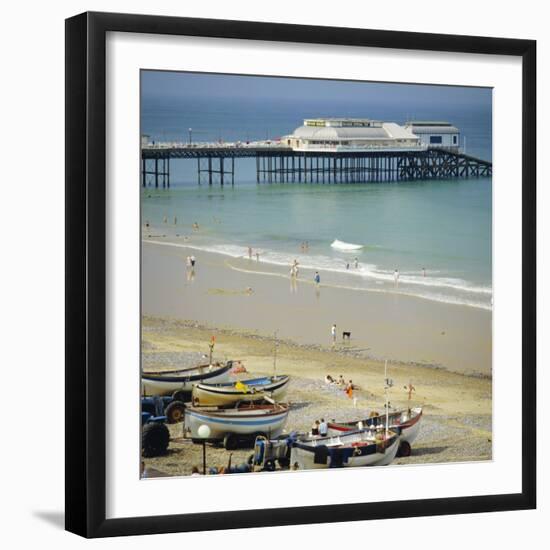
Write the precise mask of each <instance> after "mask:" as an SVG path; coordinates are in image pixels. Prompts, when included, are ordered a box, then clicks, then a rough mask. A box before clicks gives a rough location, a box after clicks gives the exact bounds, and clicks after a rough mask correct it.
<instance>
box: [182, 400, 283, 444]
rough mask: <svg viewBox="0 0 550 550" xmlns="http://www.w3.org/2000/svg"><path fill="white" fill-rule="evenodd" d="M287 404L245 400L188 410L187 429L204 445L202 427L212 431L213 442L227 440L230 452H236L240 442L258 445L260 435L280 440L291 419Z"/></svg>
mask: <svg viewBox="0 0 550 550" xmlns="http://www.w3.org/2000/svg"><path fill="white" fill-rule="evenodd" d="M288 411H289V405H288V404H287V403H267V402H262V403H257V402H250V401H246V402H245V401H241V402H238V403H236V404H234V405H224V406H221V407H194V406H192V405H188V406H186V408H185V429H186V430H187V431H188V433H189V435H190V437H191V439H192V440H193V441H194V442H197V441H199V442H201V441H202V439H201V437H200V435H199V428H200V427H201V426H202V425H206V426H208V428H210V436H209V437H208V440H209V441H222V440H223V441H224V445H225V447H226V449H234V448H235V447H236V446H237V444H238V442H239V440H243V439H246V440H249V441H250V442H252V443H253V442H254V440H255V438H256V437H257V436H258V435H263V436H267V437H277V436H278V435H280V434H281V432H282V431H283V427H284V425H285V423H286V420H287V417H288Z"/></svg>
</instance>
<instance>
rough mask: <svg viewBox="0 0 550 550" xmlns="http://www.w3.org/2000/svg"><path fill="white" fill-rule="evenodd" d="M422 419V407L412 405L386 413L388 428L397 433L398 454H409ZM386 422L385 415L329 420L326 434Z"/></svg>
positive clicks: (349, 430) (379, 424)
mask: <svg viewBox="0 0 550 550" xmlns="http://www.w3.org/2000/svg"><path fill="white" fill-rule="evenodd" d="M421 420H422V407H413V408H411V409H405V410H400V411H394V412H390V413H389V414H388V428H389V429H390V430H392V431H395V432H397V433H398V434H399V439H400V449H399V454H400V456H409V455H410V453H411V445H412V444H413V442H414V440H415V439H416V437H417V436H418V432H419V431H420V421H421ZM385 422H386V415H385V414H383V415H381V416H378V415H375V416H369V417H368V418H365V419H362V420H353V421H350V422H329V423H328V435H332V436H337V435H341V434H345V433H347V432H351V431H354V430H358V429H362V428H367V427H369V426H371V427H376V426H383V425H384V424H385Z"/></svg>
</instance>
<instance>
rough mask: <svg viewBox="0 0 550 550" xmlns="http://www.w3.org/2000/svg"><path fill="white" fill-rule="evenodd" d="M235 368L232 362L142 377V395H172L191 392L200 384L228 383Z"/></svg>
mask: <svg viewBox="0 0 550 550" xmlns="http://www.w3.org/2000/svg"><path fill="white" fill-rule="evenodd" d="M232 367H233V362H232V361H227V362H226V363H214V364H209V365H199V366H198V367H192V368H188V369H180V370H170V371H166V370H164V371H156V372H147V373H143V374H142V376H141V391H142V395H144V396H149V395H171V394H173V393H174V392H176V391H182V392H190V391H192V390H193V386H194V385H196V384H199V383H200V382H203V381H206V382H209V383H222V382H227V381H228V380H229V377H230V371H231V369H232Z"/></svg>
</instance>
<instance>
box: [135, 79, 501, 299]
mask: <svg viewBox="0 0 550 550" xmlns="http://www.w3.org/2000/svg"><path fill="white" fill-rule="evenodd" d="M153 77H154V75H153ZM153 77H152V78H153ZM174 78H176V77H174ZM178 78H179V77H178ZM181 78H182V79H183V80H181V86H180V83H179V81H178V83H177V86H179V87H177V86H176V88H173V89H172V88H171V89H170V90H163V89H162V87H159V86H150V87H147V86H145V87H144V88H142V89H143V90H144V92H143V95H142V111H141V115H142V116H141V126H142V132H143V133H147V134H149V135H150V136H151V139H153V140H183V141H187V139H188V137H189V135H188V129H189V128H192V139H193V141H211V140H219V139H221V140H230V141H234V140H243V141H244V140H255V139H266V138H274V137H278V136H281V135H284V134H287V133H290V132H292V131H293V130H294V128H296V127H297V126H299V125H300V124H301V123H302V120H303V118H306V117H312V116H358V117H371V118H377V119H382V120H387V121H394V122H398V123H402V122H404V121H405V120H406V119H407V118H408V116H411V115H412V116H413V117H414V118H417V119H420V118H424V119H430V120H433V119H437V120H447V121H450V122H451V123H453V124H455V125H456V126H458V127H459V129H460V131H461V142H462V141H463V139H464V138H466V139H467V152H468V153H470V154H473V155H476V156H479V157H481V158H484V159H491V148H492V141H491V135H492V134H491V131H492V111H491V94H490V92H488V91H487V90H481V91H479V93H478V92H477V91H476V90H475V89H464V91H463V92H462V91H461V90H460V89H456V88H447V87H430V86H428V87H424V88H422V89H420V88H421V87H419V86H411V87H408V86H404V85H395V86H396V88H399V93H398V94H397V93H396V94H394V95H393V96H392V97H390V95H389V92H388V90H390V88H388V87H387V86H386V88H383V89H382V88H381V87H380V86H382V85H374V84H368V83H367V84H363V83H360V84H357V83H355V84H354V85H353V86H354V90H356V91H357V90H359V88H357V86H364V88H360V90H359V92H361V94H362V90H363V89H364V90H366V91H369V90H370V92H369V94H367V93H365V95H364V97H365V99H364V100H363V99H361V98H362V97H363V95H361V94H359V93H357V94H355V95H353V96H351V95H348V96H347V99H344V96H343V95H342V94H344V93H347V91H346V90H347V89H348V88H345V87H343V86H344V84H342V83H330V82H325V81H314V82H313V84H312V81H310V82H309V84H308V86H314V88H311V89H314V90H325V91H326V90H329V91H326V93H324V95H323V94H321V95H322V99H317V98H315V97H314V96H311V95H310V96H309V97H308V98H306V99H302V97H303V94H300V93H299V92H300V88H299V87H300V86H302V83H301V82H300V81H299V79H294V80H288V91H289V93H288V94H284V93H280V94H279V95H277V97H276V98H275V99H274V98H273V97H271V98H269V97H267V96H262V94H267V93H269V90H268V91H266V88H265V86H264V87H263V88H262V87H261V86H260V87H255V88H254V85H256V84H257V83H258V82H257V81H255V80H254V79H253V78H250V79H248V80H247V81H246V82H247V84H246V88H247V89H248V88H250V89H251V91H250V94H249V96H250V97H249V98H248V99H243V98H242V96H243V94H245V93H246V91H243V88H245V87H244V86H241V88H240V89H239V88H238V82H237V80H231V79H225V80H224V77H223V75H220V76H219V79H218V77H217V75H214V76H210V77H208V78H209V79H210V80H209V81H208V85H206V81H204V82H203V80H201V78H203V79H204V78H205V77H201V76H200V75H199V76H196V75H192V74H190V75H189V74H188V75H185V74H184V75H182V76H181ZM264 80H265V79H264ZM274 80H277V81H278V83H277V86H278V88H277V90H283V91H284V90H286V88H284V86H287V84H286V83H284V82H283V83H281V81H282V80H285V79H274ZM274 80H273V81H272V82H274ZM236 82H237V83H236ZM262 82H263V81H262ZM218 84H219V85H218ZM264 84H265V82H264ZM193 86H194V88H193ZM232 86H233V88H232ZM258 86H259V85H258ZM377 86H378V87H377ZM292 87H294V88H292ZM291 88H292V89H291ZM428 88H429V89H428ZM193 89H195V90H204V94H203V95H200V96H197V95H196V94H195V95H192V93H191V92H192V90H193ZM151 90H152V91H151ZM220 90H222V91H223V92H224V94H225V93H227V95H229V96H231V95H232V94H233V97H229V98H228V97H224V96H223V95H222V94H221V92H220V93H214V92H218V91H220ZM293 90H294V92H295V93H292V91H293ZM330 90H333V92H334V93H333V96H334V97H331V96H330V93H332V92H330ZM392 90H393V88H392ZM390 91H391V90H390ZM329 92H330V93H329ZM237 94H240V96H241V98H240V99H239V98H236V97H235V96H236V95H237ZM463 96H464V97H463ZM235 166H236V174H235V186H234V187H231V186H230V185H226V186H225V187H223V188H222V187H221V186H220V185H219V184H214V185H212V186H211V187H209V186H208V185H206V184H203V185H202V186H198V185H197V164H196V161H184V160H179V161H172V162H171V184H172V187H171V188H170V189H167V190H163V189H155V188H151V187H149V188H147V189H142V220H143V221H144V222H145V221H148V222H149V223H150V224H151V225H153V226H154V227H155V228H159V229H160V228H162V229H161V233H163V234H179V235H191V234H192V230H191V226H192V224H193V222H197V223H198V224H199V226H200V231H199V232H196V233H194V234H193V237H192V239H191V240H190V241H189V242H190V244H191V245H192V246H194V247H197V248H202V249H205V250H211V251H216V252H220V253H223V254H226V255H228V256H233V257H239V256H245V255H247V254H248V247H249V246H250V247H252V248H253V249H254V252H255V251H256V250H259V251H260V257H261V260H262V262H264V263H269V264H273V265H283V266H290V265H291V263H292V262H293V261H294V259H297V260H298V261H299V263H300V266H301V267H302V268H310V269H312V270H319V271H320V273H321V278H322V281H323V282H324V281H327V278H329V279H330V280H331V282H335V283H338V284H342V285H345V286H348V287H352V288H355V287H357V288H362V289H364V288H368V289H372V290H376V291H381V292H396V291H398V292H401V293H405V294H412V295H415V296H419V297H422V298H426V299H430V300H436V301H444V302H449V303H457V304H463V305H468V306H472V307H480V308H485V309H490V308H491V303H492V266H491V248H492V231H491V226H492V181H491V178H479V179H475V178H473V179H467V180H466V179H456V180H442V181H434V180H431V181H415V182H410V183H407V182H399V183H376V184H293V183H286V184H260V185H257V184H256V183H255V180H256V176H255V162H254V161H253V160H251V159H238V160H237V161H236V163H235ZM174 217H176V218H177V225H176V226H174V224H173V221H174ZM164 218H167V220H168V222H169V223H164ZM336 239H338V240H340V241H345V242H347V243H354V244H358V245H362V246H363V248H362V249H361V250H360V251H357V252H343V251H341V250H337V249H335V248H333V247H331V243H332V242H333V241H334V240H336ZM305 241H307V242H308V243H309V249H308V251H307V252H304V251H302V250H301V246H300V245H301V243H303V242H305ZM355 258H357V262H358V267H357V268H355ZM347 264H349V269H347V268H346V266H347ZM423 268H424V269H425V272H424V271H423ZM395 269H397V270H398V271H399V284H398V287H397V289H396V286H395V282H394V270H395ZM306 274H307V275H306ZM311 275H312V274H311V273H308V272H307V271H306V272H304V276H311Z"/></svg>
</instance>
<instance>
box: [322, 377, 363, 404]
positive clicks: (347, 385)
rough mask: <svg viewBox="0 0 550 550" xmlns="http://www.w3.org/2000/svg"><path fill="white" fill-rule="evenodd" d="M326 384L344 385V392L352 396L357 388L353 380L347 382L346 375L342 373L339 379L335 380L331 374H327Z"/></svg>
mask: <svg viewBox="0 0 550 550" xmlns="http://www.w3.org/2000/svg"><path fill="white" fill-rule="evenodd" d="M325 384H334V385H336V386H340V387H343V389H344V393H345V394H346V395H347V396H348V397H349V398H350V399H352V398H353V390H354V389H356V388H355V386H354V385H353V380H350V381H349V382H347V383H346V381H345V380H344V377H343V376H342V375H340V376H339V377H338V379H337V380H335V379H334V378H333V377H332V376H331V375H330V374H327V375H326V376H325Z"/></svg>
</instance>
